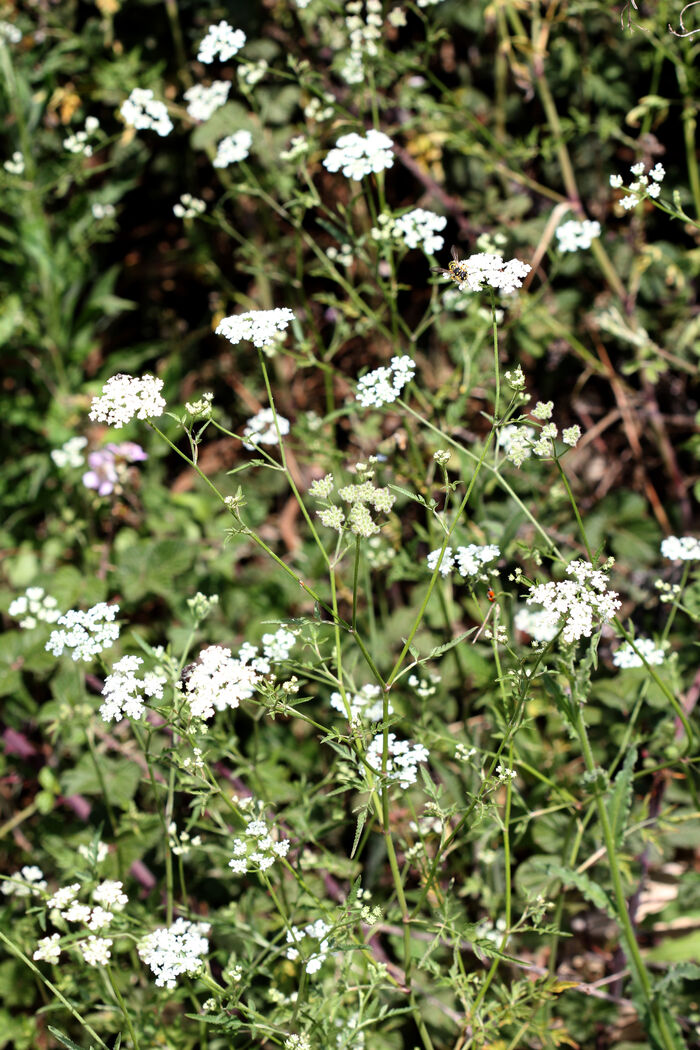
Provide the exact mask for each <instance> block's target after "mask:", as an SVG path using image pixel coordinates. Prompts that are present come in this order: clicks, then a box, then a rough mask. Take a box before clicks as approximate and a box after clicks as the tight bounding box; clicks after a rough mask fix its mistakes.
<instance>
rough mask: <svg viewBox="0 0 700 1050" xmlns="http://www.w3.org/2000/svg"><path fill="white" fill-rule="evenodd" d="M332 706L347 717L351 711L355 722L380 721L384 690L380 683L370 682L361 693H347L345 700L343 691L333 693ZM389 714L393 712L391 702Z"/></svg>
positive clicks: (351, 716)
mask: <svg viewBox="0 0 700 1050" xmlns="http://www.w3.org/2000/svg"><path fill="white" fill-rule="evenodd" d="M331 707H332V708H333V709H334V710H335V711H339V712H340V714H341V715H343V716H344V717H345V718H347V717H348V713H349V716H350V722H351V723H353V724H360V723H362V722H379V721H381V719H382V717H383V711H384V702H383V699H382V691H381V689H380V687H379V686H378V685H375V684H374V683H369V684H367V685H363V686H362V688H361V689H360V691H359V693H346V694H345V702H343V697H342V694H341V693H331ZM388 714H390V715H391V714H393V708H392V706H391V703H389V706H388Z"/></svg>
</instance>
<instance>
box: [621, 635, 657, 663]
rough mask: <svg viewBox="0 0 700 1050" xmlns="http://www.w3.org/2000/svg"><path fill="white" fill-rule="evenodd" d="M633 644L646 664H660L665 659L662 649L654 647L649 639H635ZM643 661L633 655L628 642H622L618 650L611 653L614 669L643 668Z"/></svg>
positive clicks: (654, 644)
mask: <svg viewBox="0 0 700 1050" xmlns="http://www.w3.org/2000/svg"><path fill="white" fill-rule="evenodd" d="M634 644H635V646H636V648H637V649H638V650H639V652H640V653H641V654H642V656H643V657H644V660H646V662H647V663H648V664H656V665H658V664H662V663H663V662H664V660H665V658H666V653H665V651H664V649H663V648H660V647H658V646H657V645H656V642H654V641H653V640H652V639H651V638H635V639H634ZM644 660H642V657H641V656H638V655H637V653H635V651H634V649H633V648H632V646H631V645H630V643H629V642H623V643H622V645H621V646H620V648H619V649H616V650H615V652H614V653H613V658H612V662H613V663H614V665H615V667H623V668H625V669H627V668H628V667H643V666H644Z"/></svg>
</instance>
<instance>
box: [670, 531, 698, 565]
mask: <svg viewBox="0 0 700 1050" xmlns="http://www.w3.org/2000/svg"><path fill="white" fill-rule="evenodd" d="M661 553H662V555H663V556H664V558H668V559H669V560H670V561H697V560H698V558H700V540H698V539H696V538H695V536H680V537H679V536H667V537H666V539H665V540H662V541H661Z"/></svg>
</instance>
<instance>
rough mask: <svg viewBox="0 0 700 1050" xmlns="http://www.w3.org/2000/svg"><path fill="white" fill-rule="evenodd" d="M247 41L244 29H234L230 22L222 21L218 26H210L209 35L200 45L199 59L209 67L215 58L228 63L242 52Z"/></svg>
mask: <svg viewBox="0 0 700 1050" xmlns="http://www.w3.org/2000/svg"><path fill="white" fill-rule="evenodd" d="M245 41H246V35H245V33H244V32H243V30H242V29H233V28H232V27H231V26H230V25H229V24H228V22H225V21H223V20H222V21H221V22H219V24H218V25H210V26H209V28H208V29H207V34H206V36H205V37H204V39H203V40H202V42H201V44H200V45H199V51H198V53H197V59H198V61H200V62H204V64H205V65H209V64H210V63H212V62H213V61H214V59H215V58H217V57H218V58H219V59H220V60H221V61H222V62H227V61H228V59H229V58H233V56H234V55H235V54H236V53H237V52H238V51H240V50H241V48H242V47H243V45H244V44H245Z"/></svg>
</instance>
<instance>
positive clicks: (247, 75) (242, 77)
mask: <svg viewBox="0 0 700 1050" xmlns="http://www.w3.org/2000/svg"><path fill="white" fill-rule="evenodd" d="M269 68H270V64H269V62H268V61H267V59H265V58H259V59H258V61H257V62H242V63H241V65H240V66H239V67H238V81H239V83H240V85H241V88H242V89H243V90H245V88H247V87H248V88H252V87H255V85H256V84H259V83H260V81H261V80H262V79H263V77H264V76H265V74H266V73H267V71H268V69H269Z"/></svg>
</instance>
